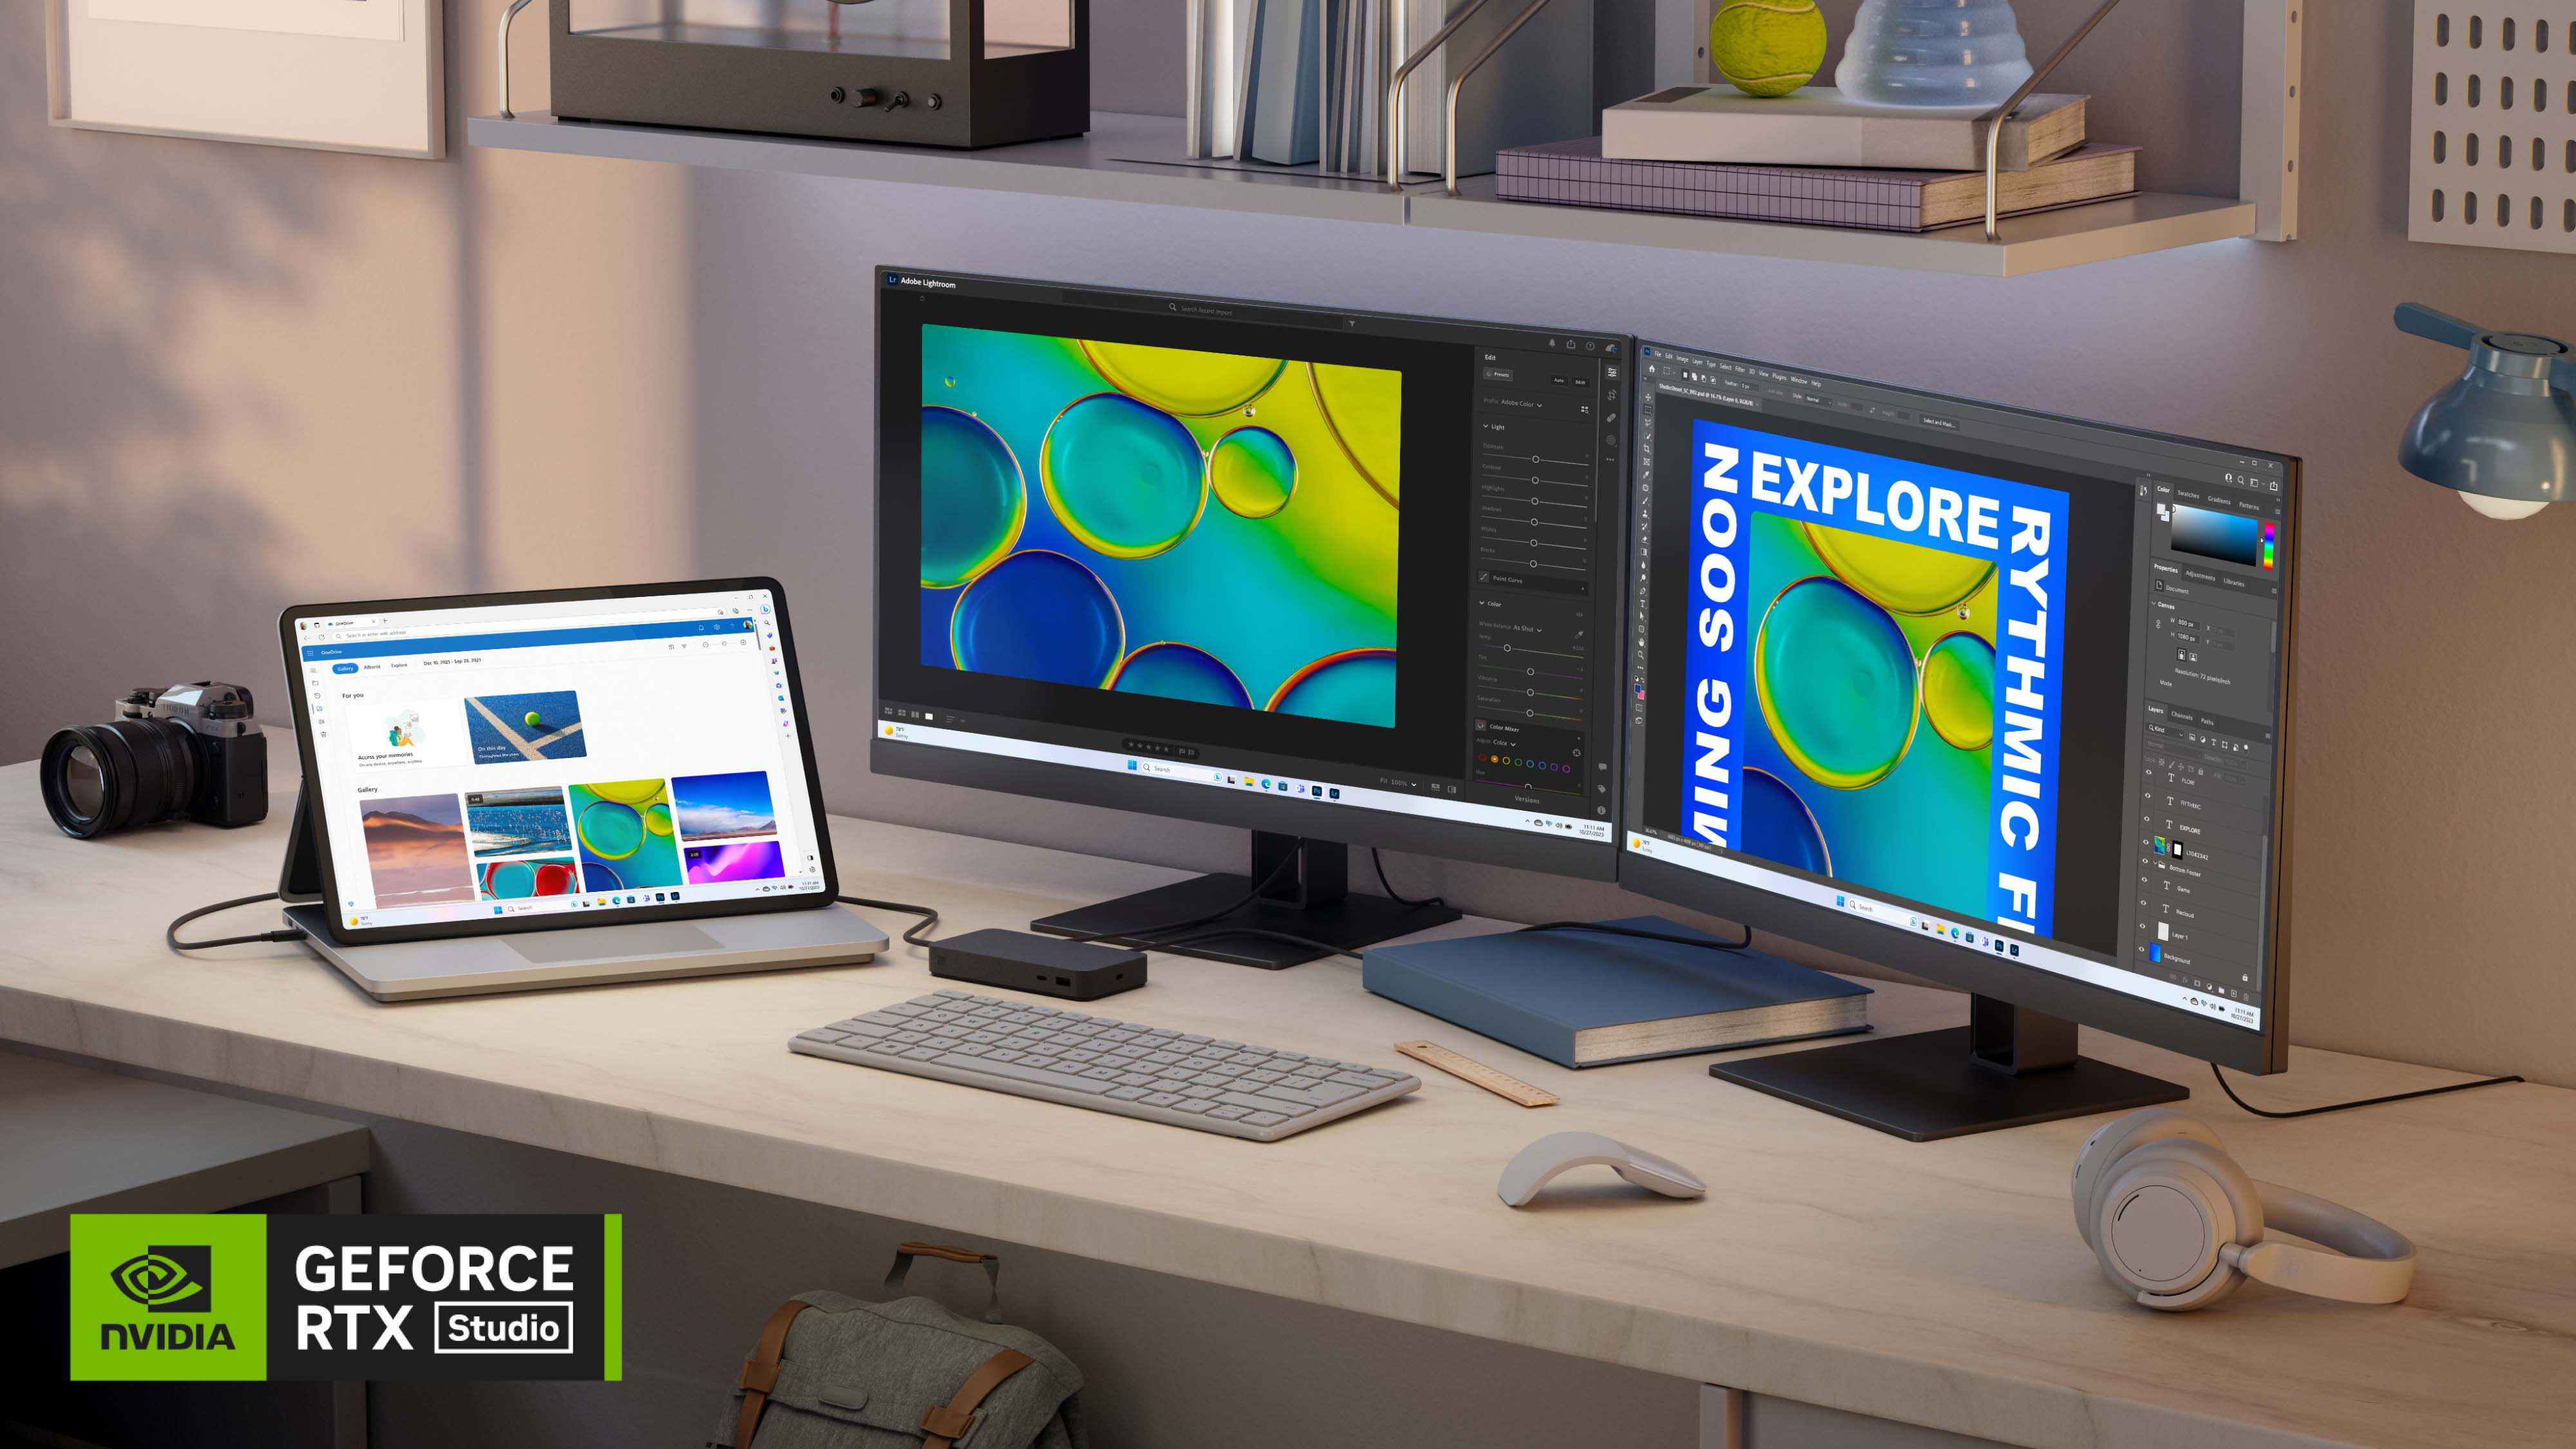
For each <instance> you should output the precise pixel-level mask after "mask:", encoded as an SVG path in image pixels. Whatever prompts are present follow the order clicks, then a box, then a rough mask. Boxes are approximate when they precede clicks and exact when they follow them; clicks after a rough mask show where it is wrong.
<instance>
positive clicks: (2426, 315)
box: [2397, 302, 2486, 349]
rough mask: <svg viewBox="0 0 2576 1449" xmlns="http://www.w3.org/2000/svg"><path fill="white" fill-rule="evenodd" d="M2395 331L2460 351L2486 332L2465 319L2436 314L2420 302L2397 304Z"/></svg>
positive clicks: (2471, 344)
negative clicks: (2445, 344) (2443, 344)
mask: <svg viewBox="0 0 2576 1449" xmlns="http://www.w3.org/2000/svg"><path fill="white" fill-rule="evenodd" d="M2397 330H2398V331H2400V332H2407V333H2412V334H2413V335H2415V336H2417V337H2422V338H2425V339H2428V340H2430V341H2433V342H2447V343H2449V344H2450V345H2451V346H2453V347H2458V348H2462V349H2466V348H2468V347H2471V346H2474V345H2475V344H2476V342H2477V340H2478V337H2479V336H2480V334H2482V333H2484V332H2485V331H2486V329H2485V328H2483V327H2480V326H2479V325H2477V324H2476V323H2474V322H2471V321H2469V320H2467V319H2466V318H2462V317H2454V316H2452V315H2451V314H2450V313H2448V312H2436V311H2434V310H2433V309H2432V308H2430V307H2427V306H2425V305H2424V304H2423V303H2421V302H2400V303H2398V304H2397Z"/></svg>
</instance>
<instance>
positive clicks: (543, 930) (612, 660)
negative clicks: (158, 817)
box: [278, 578, 886, 1001]
mask: <svg viewBox="0 0 2576 1449" xmlns="http://www.w3.org/2000/svg"><path fill="white" fill-rule="evenodd" d="M278 631H279V637H280V641H281V643H282V645H283V647H284V650H285V655H286V674H287V681H288V685H289V691H290V693H291V694H292V696H293V699H294V712H295V732H296V745H297V749H298V751H299V752H300V754H301V756H302V761H303V767H304V788H303V792H302V794H301V795H300V796H299V798H298V800H297V808H296V813H295V820H294V824H293V831H292V834H291V837H290V843H289V847H288V851H287V860H286V866H285V870H284V874H283V878H282V879H281V881H280V890H279V894H280V895H281V896H282V897H283V898H284V899H285V900H286V901H287V902H288V907H287V912H286V917H287V922H288V924H289V925H291V926H293V927H294V928H296V929H297V930H299V931H301V932H302V933H303V938H304V943H305V945H306V946H308V947H309V948H310V949H312V950H313V951H314V953H315V954H317V955H319V956H320V957H322V959H324V960H326V961H328V962H330V963H331V964H332V965H333V966H335V967H337V968H339V970H340V971H341V972H342V973H344V974H345V975H347V976H348V978H349V979H350V980H351V981H353V982H355V983H356V984H357V985H358V987H359V988H360V989H361V990H363V991H365V992H367V994H369V995H370V996H373V997H375V998H376V999H377V1000H379V1001H407V1000H415V999H421V998H428V997H442V996H462V995H470V994H476V993H482V992H493V991H523V990H530V989H534V988H539V987H551V986H580V985H595V984H600V983H605V982H616V981H649V980H656V979H662V978H668V977H679V976H705V975H713V974H717V973H724V972H736V971H758V970H772V969H777V968H781V967H789V966H824V965H846V964H850V963H853V962H859V961H866V960H869V959H871V958H872V957H873V956H874V955H875V954H876V953H877V952H879V951H882V950H884V949H885V948H886V937H885V934H884V933H883V932H881V931H879V930H877V929H876V928H875V927H873V926H872V925H870V924H869V923H868V922H867V921H865V920H864V919H862V918H860V917H859V916H857V915H855V914H852V913H851V912H849V911H847V910H845V909H843V908H842V907H840V906H838V905H836V904H834V902H833V899H832V898H833V896H834V895H835V894H837V893H838V890H839V881H838V877H837V876H836V875H835V873H834V870H833V864H832V841H831V832H830V830H829V828H828V825H827V822H826V818H825V815H824V811H823V800H822V793H821V787H820V784H819V780H818V777H817V775H816V773H815V769H814V753H813V746H812V742H811V737H810V735H809V734H808V732H807V726H806V716H805V700H804V694H803V691H802V689H801V688H800V686H799V683H798V678H797V672H796V653H795V643H794V636H793V634H792V633H791V632H790V629H789V625H788V619H787V596H786V591H785V590H784V589H782V588H781V587H780V586H779V584H778V582H777V581H776V580H774V579H761V578H749V579H708V580H698V581H695V582H689V583H671V584H643V585H633V586H627V587H621V588H604V589H554V590H544V591H539V592H532V593H511V594H476V595H459V596H451V597H445V598H427V599H377V600H370V601H362V602H353V603H334V604H308V605H299V606H297V607H295V608H291V609H288V610H287V611H286V612H285V613H283V614H281V615H280V616H279V618H278Z"/></svg>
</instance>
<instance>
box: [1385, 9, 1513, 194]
mask: <svg viewBox="0 0 2576 1449" xmlns="http://www.w3.org/2000/svg"><path fill="white" fill-rule="evenodd" d="M1490 3H1492V0H1466V3H1465V4H1463V5H1461V6H1459V7H1458V13H1456V14H1454V15H1452V16H1450V17H1449V23H1448V24H1446V25H1443V26H1441V27H1440V28H1439V29H1438V30H1437V31H1434V32H1433V33H1432V36H1431V38H1430V39H1429V40H1426V41H1424V42H1422V48H1421V49H1420V50H1417V51H1415V52H1414V53H1413V54H1411V55H1408V56H1406V57H1405V58H1404V63H1403V64H1401V65H1399V66H1397V67H1396V68H1395V74H1394V76H1393V77H1391V78H1389V79H1388V81H1387V83H1386V189H1387V190H1389V191H1402V190H1403V189H1404V175H1405V172H1404V82H1405V79H1406V77H1408V76H1410V75H1412V74H1413V72H1414V71H1415V70H1416V69H1417V68H1419V67H1420V66H1421V64H1422V63H1423V62H1424V61H1426V60H1429V59H1430V58H1431V57H1433V56H1435V55H1438V54H1439V53H1440V47H1442V46H1444V45H1447V44H1448V43H1449V37H1450V36H1453V35H1455V34H1457V33H1458V27H1459V26H1461V25H1464V24H1466V23H1467V22H1468V21H1470V20H1473V19H1475V18H1476V12H1477V11H1480V10H1482V9H1484V8H1485V7H1486V6H1487V5H1488V4H1490ZM1398 8H1399V9H1401V6H1399V7H1398ZM1395 43H1396V47H1397V48H1398V49H1401V48H1402V47H1403V45H1404V22H1403V20H1402V19H1401V18H1399V19H1398V20H1397V21H1396V36H1395ZM1452 149H1453V150H1454V149H1455V147H1454V143H1453V145H1452ZM1452 169H1453V170H1454V169H1455V168H1454V167H1453V168H1452ZM1450 189H1451V190H1453V191H1454V190H1456V189H1457V187H1456V184H1455V182H1454V181H1453V182H1452V184H1451V187H1450Z"/></svg>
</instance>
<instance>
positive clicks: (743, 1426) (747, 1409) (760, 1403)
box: [733, 1298, 814, 1449]
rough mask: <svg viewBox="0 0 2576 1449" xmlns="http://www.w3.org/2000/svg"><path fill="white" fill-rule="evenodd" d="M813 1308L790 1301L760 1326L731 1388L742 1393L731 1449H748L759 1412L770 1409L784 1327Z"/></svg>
mask: <svg viewBox="0 0 2576 1449" xmlns="http://www.w3.org/2000/svg"><path fill="white" fill-rule="evenodd" d="M813 1306H814V1305H813V1304H811V1303H808V1302H806V1301H805V1300H804V1299H802V1298H790V1299H788V1300H787V1301H786V1302H784V1303H781V1304H779V1305H778V1311H777V1312H775V1313H773V1314H771V1315H769V1321H768V1322H767V1323H764V1324H762V1325H761V1326H760V1347H759V1348H757V1349H755V1350H754V1351H753V1352H752V1355H751V1357H750V1358H748V1359H746V1360H744V1361H743V1365H742V1373H741V1375H740V1376H738V1377H737V1378H735V1380H734V1387H736V1388H738V1389H740V1390H742V1416H741V1417H740V1418H738V1419H736V1420H734V1425H733V1449H751V1436H752V1435H753V1434H755V1433H758V1432H759V1430H760V1411H761V1410H763V1409H765V1408H767V1407H769V1391H770V1390H772V1389H774V1388H777V1387H778V1359H779V1356H780V1355H781V1354H783V1353H785V1352H786V1351H787V1325H789V1324H791V1323H794V1322H795V1321H796V1315H797V1314H799V1313H802V1312H804V1311H805V1310H806V1309H808V1308H811V1307H813Z"/></svg>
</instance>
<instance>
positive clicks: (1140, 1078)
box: [1118, 1072, 1162, 1087]
mask: <svg viewBox="0 0 2576 1449" xmlns="http://www.w3.org/2000/svg"><path fill="white" fill-rule="evenodd" d="M1161 1080H1162V1078H1160V1077H1151V1076H1147V1075H1146V1074H1145V1073H1143V1072H1120V1073H1119V1074H1118V1085H1120V1086H1122V1087H1150V1086H1152V1085H1153V1084H1154V1083H1156V1082H1159V1081H1161Z"/></svg>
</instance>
